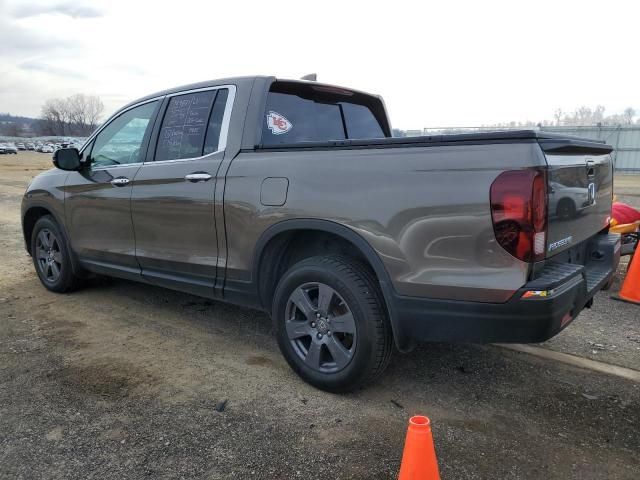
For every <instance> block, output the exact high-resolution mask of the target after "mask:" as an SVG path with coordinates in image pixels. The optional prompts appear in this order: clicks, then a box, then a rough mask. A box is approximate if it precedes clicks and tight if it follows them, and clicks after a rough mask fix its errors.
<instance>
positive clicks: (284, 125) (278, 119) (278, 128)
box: [267, 110, 293, 135]
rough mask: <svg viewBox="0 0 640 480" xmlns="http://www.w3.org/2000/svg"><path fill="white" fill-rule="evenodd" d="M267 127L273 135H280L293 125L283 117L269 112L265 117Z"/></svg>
mask: <svg viewBox="0 0 640 480" xmlns="http://www.w3.org/2000/svg"><path fill="white" fill-rule="evenodd" d="M267 126H268V127H269V130H271V133H273V134H274V135H282V134H283V133H287V132H288V131H289V130H291V129H292V128H293V125H292V124H291V122H290V121H289V120H287V118H286V117H285V116H284V115H280V114H279V113H278V112H274V111H273V110H271V111H270V112H269V114H268V115H267Z"/></svg>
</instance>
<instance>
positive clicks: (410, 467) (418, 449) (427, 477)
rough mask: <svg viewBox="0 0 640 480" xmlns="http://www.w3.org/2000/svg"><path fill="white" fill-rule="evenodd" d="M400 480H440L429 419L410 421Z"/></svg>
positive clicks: (421, 418)
mask: <svg viewBox="0 0 640 480" xmlns="http://www.w3.org/2000/svg"><path fill="white" fill-rule="evenodd" d="M398 480H440V473H439V472H438V460H437V459H436V449H435V447H434V445H433V437H432V436H431V422H430V421H429V419H428V418H427V417H423V416H419V415H418V416H415V417H411V418H410V419H409V428H408V429H407V438H406V440H405V441H404V453H403V454H402V463H401V464H400V475H399V476H398Z"/></svg>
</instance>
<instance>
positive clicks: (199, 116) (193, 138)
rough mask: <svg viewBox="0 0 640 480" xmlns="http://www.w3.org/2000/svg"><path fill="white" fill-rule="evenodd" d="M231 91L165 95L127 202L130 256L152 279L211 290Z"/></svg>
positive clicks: (194, 289)
mask: <svg viewBox="0 0 640 480" xmlns="http://www.w3.org/2000/svg"><path fill="white" fill-rule="evenodd" d="M234 96H235V87H234V86H223V87H215V88H208V89H201V90H197V91H191V92H182V93H178V94H174V95H170V96H168V97H167V99H166V100H165V103H164V105H163V112H162V113H161V121H158V122H157V131H156V132H154V135H153V138H152V142H151V143H152V146H151V148H150V151H149V154H148V155H147V159H146V161H145V162H144V164H143V165H142V167H141V168H140V170H139V172H138V173H137V175H136V177H135V180H134V183H133V194H132V202H131V203H132V218H133V224H134V230H135V238H136V257H137V260H138V262H139V264H140V266H141V268H142V274H143V276H144V277H145V278H146V279H147V280H149V281H151V282H153V283H156V284H158V285H162V286H166V287H169V288H177V289H179V290H183V291H190V292H192V293H195V294H198V295H205V296H206V295H212V293H213V285H214V282H215V278H216V268H217V264H218V244H217V238H216V219H215V209H214V198H215V188H216V180H217V176H218V171H219V168H220V164H221V162H222V160H223V158H224V150H225V146H226V138H227V131H228V125H229V118H230V115H231V107H232V104H233V99H234Z"/></svg>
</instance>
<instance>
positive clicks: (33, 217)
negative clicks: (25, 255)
mask: <svg viewBox="0 0 640 480" xmlns="http://www.w3.org/2000/svg"><path fill="white" fill-rule="evenodd" d="M45 215H51V212H50V211H49V210H47V209H46V208H43V207H31V208H30V209H29V210H27V212H26V213H25V214H24V219H23V220H22V232H23V234H24V239H25V243H26V245H27V251H28V252H29V254H31V234H32V233H33V227H34V226H35V225H36V222H37V221H38V219H40V218H42V217H44V216H45Z"/></svg>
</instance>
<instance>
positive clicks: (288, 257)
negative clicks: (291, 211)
mask: <svg viewBox="0 0 640 480" xmlns="http://www.w3.org/2000/svg"><path fill="white" fill-rule="evenodd" d="M328 253H339V254H341V255H346V256H349V257H352V258H356V259H358V260H360V261H361V262H362V263H363V264H364V265H366V266H367V267H368V268H369V269H370V270H371V274H372V275H373V276H374V278H375V279H376V281H377V282H378V281H379V279H378V276H377V275H376V272H375V270H374V269H373V268H372V265H371V264H370V263H369V261H368V259H367V257H366V256H365V255H364V254H363V253H362V251H361V250H360V249H359V248H358V247H357V246H356V245H354V244H353V243H352V242H350V241H349V240H347V239H345V238H344V237H341V236H340V235H337V234H334V233H330V232H325V231H322V230H289V231H286V232H281V233H279V234H277V235H275V236H274V237H273V238H271V239H270V240H269V242H268V243H267V244H266V245H265V247H264V249H263V250H262V255H261V256H260V263H259V266H258V272H257V274H258V278H257V280H258V292H259V295H260V301H261V303H262V305H263V306H265V307H267V308H268V307H269V306H270V305H271V299H272V298H273V294H274V292H275V289H276V286H277V285H278V282H279V281H280V278H282V275H284V273H285V272H286V271H287V270H288V269H289V268H290V267H291V266H292V265H294V264H296V263H298V262H299V261H301V260H304V259H305V258H310V257H315V256H317V255H324V254H328Z"/></svg>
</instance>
